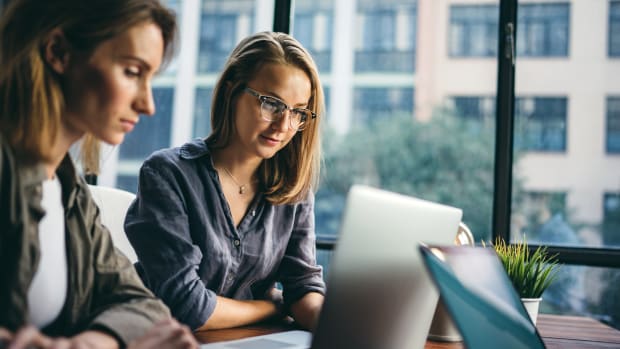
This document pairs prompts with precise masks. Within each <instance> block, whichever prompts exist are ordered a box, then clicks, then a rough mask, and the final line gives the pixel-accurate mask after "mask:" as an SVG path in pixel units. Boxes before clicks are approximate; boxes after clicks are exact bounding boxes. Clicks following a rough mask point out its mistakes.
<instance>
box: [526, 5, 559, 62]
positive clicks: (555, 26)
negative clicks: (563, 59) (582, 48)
mask: <svg viewBox="0 0 620 349" xmlns="http://www.w3.org/2000/svg"><path fill="white" fill-rule="evenodd" d="M518 14H519V19H518V24H517V30H518V33H517V38H518V39H517V55H518V56H521V57H557V56H567V55H568V42H569V27H570V26H569V23H570V20H569V18H570V5H569V4H568V3H565V4H564V3H550V4H529V3H528V4H521V5H520V6H519V10H518Z"/></svg>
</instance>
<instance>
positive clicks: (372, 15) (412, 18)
mask: <svg viewBox="0 0 620 349" xmlns="http://www.w3.org/2000/svg"><path fill="white" fill-rule="evenodd" d="M416 16H417V10H416V7H415V5H414V4H399V6H394V7H390V8H376V7H372V8H368V9H363V12H361V13H360V14H359V16H358V18H359V20H360V21H361V23H362V27H361V33H362V34H361V35H360V41H359V42H358V47H357V49H356V52H355V71H356V72H375V71H388V72H413V71H414V69H415V33H416V29H415V26H416V25H417V20H416Z"/></svg>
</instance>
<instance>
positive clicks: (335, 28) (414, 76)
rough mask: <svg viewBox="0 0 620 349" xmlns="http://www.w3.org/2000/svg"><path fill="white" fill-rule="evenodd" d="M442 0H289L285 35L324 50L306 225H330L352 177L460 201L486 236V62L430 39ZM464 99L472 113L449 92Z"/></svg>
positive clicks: (488, 16) (442, 11)
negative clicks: (320, 123) (315, 179)
mask: <svg viewBox="0 0 620 349" xmlns="http://www.w3.org/2000/svg"><path fill="white" fill-rule="evenodd" d="M453 6H456V5H451V4H450V3H449V2H444V1H442V2H436V1H435V0H419V1H415V0H392V1H379V0H377V1H370V0H359V1H356V2H354V1H329V2H327V1H309V0H298V1H297V2H296V6H295V11H296V13H295V27H294V35H295V36H296V37H297V38H299V39H300V40H301V41H302V43H304V44H305V45H310V50H311V52H313V53H316V52H318V53H319V55H320V54H321V53H325V52H329V58H330V61H329V64H327V63H325V62H324V63H322V64H323V65H322V67H321V68H325V67H329V68H328V69H321V68H320V74H321V79H322V81H323V85H324V88H325V90H326V94H327V100H328V101H329V103H330V104H328V106H327V115H326V121H327V122H326V123H325V124H324V126H325V128H324V133H323V142H324V144H323V146H324V147H323V149H324V158H325V171H324V176H323V178H322V182H321V184H320V186H319V191H318V193H317V200H316V207H315V214H316V224H317V234H319V235H336V234H337V233H338V228H339V225H340V217H341V215H342V210H343V207H344V203H345V197H346V193H347V191H348V189H349V187H350V186H351V185H352V184H354V183H363V184H369V185H373V186H377V187H381V188H384V189H388V190H392V191H396V192H400V193H404V194H409V195H413V196H417V197H420V198H424V199H427V200H432V201H437V202H441V203H444V204H449V205H454V206H458V207H461V208H463V210H464V218H463V219H464V221H465V222H466V223H467V224H468V225H469V226H470V228H471V229H472V230H473V232H474V234H475V235H476V238H477V240H480V239H485V240H488V239H489V237H490V230H491V229H490V223H491V209H492V190H493V162H494V159H493V157H494V155H493V150H494V133H495V130H494V125H495V123H494V121H493V113H494V101H493V98H492V96H493V95H494V93H495V89H496V88H495V86H496V70H497V65H496V63H495V60H494V59H493V58H492V57H490V58H489V59H487V58H486V57H485V58H483V59H481V60H480V61H479V65H478V66H477V67H476V68H475V69H471V67H470V66H469V64H470V62H471V61H469V60H467V61H466V60H461V59H456V58H453V57H449V56H450V54H449V52H448V46H447V45H442V44H441V43H438V42H442V41H441V40H447V39H448V38H447V37H445V35H446V34H445V33H446V29H447V28H440V27H441V26H445V25H446V23H448V18H449V17H447V16H448V15H449V13H451V8H452V7H453ZM457 7H459V8H460V7H461V6H460V5H458V6H457ZM423 8H424V9H425V10H426V11H428V12H427V13H425V14H424V15H422V14H421V13H419V9H423ZM489 9H490V10H489ZM468 11H472V12H473V16H472V17H473V18H474V20H472V21H473V22H474V23H476V21H478V22H479V23H480V24H481V25H482V26H484V25H486V23H487V22H488V21H491V20H495V21H496V20H497V17H498V11H499V10H498V6H497V4H493V5H492V6H490V7H488V6H487V7H480V6H471V10H468ZM479 12H480V13H479ZM328 18H330V19H328ZM331 18H337V19H338V20H331ZM326 22H329V23H331V25H328V26H326V27H323V28H319V27H318V25H319V24H321V23H326ZM472 25H473V24H472ZM493 30H494V31H495V32H496V31H497V25H495V28H494V29H493ZM325 31H331V36H330V37H329V38H327V37H325V36H323V35H324V34H323V33H325ZM317 33H319V34H317ZM317 35H319V37H318V38H317ZM464 35H467V38H465V37H463V39H462V40H467V43H466V45H471V44H474V45H480V46H484V45H485V43H486V41H487V39H488V37H486V36H473V37H472V36H471V34H470V32H469V31H468V32H467V33H465V34H464ZM495 35H496V34H495ZM444 42H445V41H444ZM325 45H328V46H327V47H326V46H325ZM317 46H318V47H321V49H320V50H319V49H318V48H317ZM317 61H318V62H319V64H321V63H320V62H322V60H321V58H319V59H317ZM455 76H456V77H458V78H455ZM481 91H483V95H480V93H481ZM469 97H472V98H474V99H476V98H479V99H476V100H475V101H474V102H471V103H470V104H472V105H473V104H475V108H476V110H475V111H472V110H467V111H463V110H462V109H459V107H458V106H455V105H454V104H455V103H453V102H452V101H453V99H454V98H457V99H458V98H469ZM464 103H465V104H467V102H464ZM458 104H459V106H460V105H461V102H458ZM324 121H325V120H324ZM320 258H323V259H324V260H325V263H328V257H327V256H323V257H320ZM322 263H323V262H322Z"/></svg>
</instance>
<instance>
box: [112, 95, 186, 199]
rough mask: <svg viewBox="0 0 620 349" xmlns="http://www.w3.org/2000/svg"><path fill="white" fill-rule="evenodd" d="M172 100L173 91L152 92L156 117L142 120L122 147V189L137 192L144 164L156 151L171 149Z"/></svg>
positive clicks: (142, 118) (126, 138) (119, 181)
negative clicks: (139, 175)
mask: <svg viewBox="0 0 620 349" xmlns="http://www.w3.org/2000/svg"><path fill="white" fill-rule="evenodd" d="M173 98H174V89H173V88H171V87H155V88H153V100H154V101H155V109H156V111H155V115H153V116H152V117H141V118H140V123H139V124H138V125H137V127H136V128H135V129H134V130H133V131H132V132H130V133H128V134H127V135H126V136H125V141H124V142H123V143H122V144H121V145H120V146H119V170H118V176H117V186H118V187H119V188H121V189H125V190H128V191H131V192H135V191H136V189H137V183H138V181H137V175H138V170H139V168H140V165H141V164H142V161H143V160H144V159H146V157H147V156H149V155H150V154H151V153H152V152H154V151H155V150H158V149H161V148H166V147H169V146H170V129H171V125H172V101H173Z"/></svg>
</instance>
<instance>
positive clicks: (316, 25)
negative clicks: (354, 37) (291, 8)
mask: <svg viewBox="0 0 620 349" xmlns="http://www.w3.org/2000/svg"><path fill="white" fill-rule="evenodd" d="M333 3H334V2H333V1H332V0H298V1H295V14H294V19H293V26H292V28H291V29H292V30H291V33H292V35H293V36H294V37H295V38H296V39H297V40H299V42H300V43H301V44H302V45H304V47H305V48H306V49H307V50H308V51H309V52H310V54H311V55H312V58H313V59H314V61H315V62H316V64H317V66H318V67H319V71H320V72H321V73H328V72H330V71H331V61H332V47H333V35H334V5H333Z"/></svg>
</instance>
